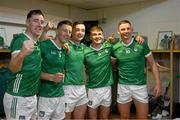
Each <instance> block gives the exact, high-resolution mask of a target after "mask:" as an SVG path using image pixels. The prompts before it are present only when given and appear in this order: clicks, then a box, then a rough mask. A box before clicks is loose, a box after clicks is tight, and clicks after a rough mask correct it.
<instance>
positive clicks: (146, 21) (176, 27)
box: [0, 0, 180, 49]
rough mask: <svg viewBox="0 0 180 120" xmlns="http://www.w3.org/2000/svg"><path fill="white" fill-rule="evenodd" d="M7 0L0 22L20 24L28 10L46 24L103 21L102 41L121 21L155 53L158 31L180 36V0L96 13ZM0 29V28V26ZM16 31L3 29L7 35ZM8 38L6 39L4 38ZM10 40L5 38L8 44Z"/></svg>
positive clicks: (0, 10) (155, 0)
mask: <svg viewBox="0 0 180 120" xmlns="http://www.w3.org/2000/svg"><path fill="white" fill-rule="evenodd" d="M10 2H11V0H1V4H0V21H9V22H15V23H22V24H23V23H24V21H25V16H26V14H27V11H29V10H30V9H41V10H42V11H43V12H44V13H45V16H46V20H51V19H53V20H54V21H56V22H57V21H60V20H62V19H70V20H72V21H77V20H97V19H101V18H105V19H106V22H105V24H101V26H102V27H103V29H104V33H105V37H107V36H109V35H110V34H111V33H112V32H115V33H116V37H118V34H117V32H116V31H117V24H118V22H119V21H120V20H122V19H129V20H130V21H131V22H132V24H133V25H134V31H136V32H139V34H140V35H145V36H147V37H148V42H149V45H150V47H151V49H156V44H157V36H158V32H159V31H169V30H172V31H173V32H174V33H180V22H179V21H180V14H178V13H179V12H178V11H180V7H179V6H180V0H149V1H147V2H140V3H136V4H129V5H122V6H116V7H109V8H103V9H96V10H83V9H80V8H76V7H72V6H65V5H60V4H56V3H49V2H47V1H40V0H39V1H37V0H31V1H29V3H27V1H26V0H16V2H17V3H21V4H14V3H13V4H9V3H10ZM0 27H1V25H0ZM17 30H18V29H14V28H12V29H7V31H10V33H13V32H16V31H17ZM19 31H21V29H19ZM8 36H9V35H8ZM10 38H11V37H8V39H7V41H8V44H9V41H10Z"/></svg>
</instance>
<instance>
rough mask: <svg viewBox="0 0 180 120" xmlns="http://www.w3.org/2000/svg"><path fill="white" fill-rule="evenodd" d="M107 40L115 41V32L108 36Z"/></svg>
mask: <svg viewBox="0 0 180 120" xmlns="http://www.w3.org/2000/svg"><path fill="white" fill-rule="evenodd" d="M107 41H108V42H109V43H111V44H113V43H115V38H114V33H112V34H111V35H110V36H109V37H108V39H107Z"/></svg>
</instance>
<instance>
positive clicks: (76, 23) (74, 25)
mask: <svg viewBox="0 0 180 120" xmlns="http://www.w3.org/2000/svg"><path fill="white" fill-rule="evenodd" d="M79 24H82V25H84V26H85V23H84V22H83V21H76V22H74V23H73V28H75V27H76V25H79Z"/></svg>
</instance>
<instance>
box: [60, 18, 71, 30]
mask: <svg viewBox="0 0 180 120" xmlns="http://www.w3.org/2000/svg"><path fill="white" fill-rule="evenodd" d="M62 25H70V26H72V25H73V24H72V22H71V21H69V20H63V21H60V22H59V23H58V25H57V29H58V28H59V27H61V26H62Z"/></svg>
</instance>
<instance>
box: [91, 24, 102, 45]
mask: <svg viewBox="0 0 180 120" xmlns="http://www.w3.org/2000/svg"><path fill="white" fill-rule="evenodd" d="M90 39H91V40H92V44H93V45H100V44H102V42H103V40H104V35H103V31H102V29H101V28H100V27H98V26H94V27H92V28H91V30H90Z"/></svg>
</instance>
